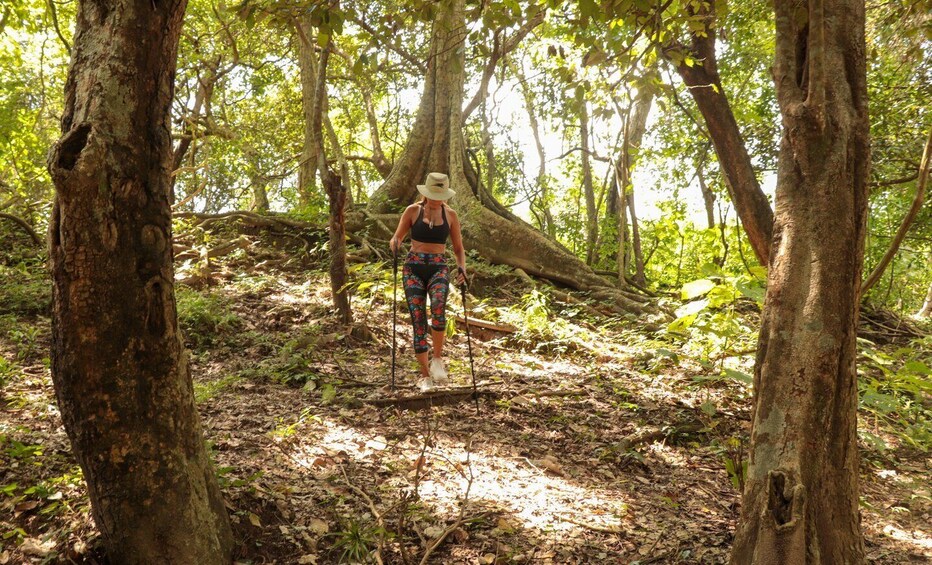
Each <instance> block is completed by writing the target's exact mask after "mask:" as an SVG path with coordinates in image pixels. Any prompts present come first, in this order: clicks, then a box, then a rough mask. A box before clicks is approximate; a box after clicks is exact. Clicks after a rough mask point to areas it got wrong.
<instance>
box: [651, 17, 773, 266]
mask: <svg viewBox="0 0 932 565" xmlns="http://www.w3.org/2000/svg"><path fill="white" fill-rule="evenodd" d="M715 4H716V3H715V2H706V3H702V4H701V6H702V8H701V9H700V10H699V11H698V12H695V13H694V12H692V11H691V15H693V16H697V17H702V18H703V21H704V24H705V26H704V30H703V32H702V34H699V33H693V34H692V36H691V38H692V43H691V45H690V46H689V47H686V46H684V45H680V44H678V43H675V44H670V45H668V46H667V47H666V48H665V49H664V52H665V53H666V54H667V56H668V57H670V55H671V53H673V52H676V53H678V54H679V55H680V56H679V57H676V58H673V57H670V58H671V61H673V62H674V63H675V66H676V70H677V72H678V73H679V75H680V77H681V78H682V79H683V82H684V83H685V84H686V86H687V87H689V92H690V94H691V95H692V97H693V99H694V100H695V101H696V106H698V107H699V111H700V112H701V113H702V117H703V119H704V121H705V124H706V127H707V128H708V130H709V136H710V137H711V139H712V144H713V145H714V147H715V153H716V155H717V156H718V161H719V165H720V166H721V168H722V172H723V173H724V177H725V186H726V188H727V189H728V194H729V196H730V197H731V201H732V202H733V203H734V205H735V210H736V211H737V212H738V217H740V218H741V223H742V224H744V229H745V231H746V232H747V234H748V240H749V241H750V242H751V247H753V248H754V253H755V255H757V259H758V260H759V261H760V263H761V264H762V265H767V264H768V260H769V257H770V240H771V236H772V233H773V219H774V217H773V210H772V209H771V208H770V203H769V202H768V201H767V195H765V194H764V192H763V191H762V190H761V188H760V183H759V182H758V181H757V176H756V174H755V173H754V167H753V166H752V165H751V158H750V156H749V155H748V151H747V148H746V146H745V144H744V139H743V138H742V137H741V130H740V129H739V128H738V122H737V121H736V120H735V116H734V113H732V111H731V106H730V105H729V103H728V98H727V97H726V96H725V91H724V89H723V88H722V81H721V79H720V77H719V74H718V63H717V60H716V56H715V36H716V33H717V30H716V28H715ZM687 53H688V54H690V55H691V56H692V57H693V58H695V63H694V64H693V65H692V66H689V65H687V64H686V62H685V58H684V57H683V56H682V55H684V54H687Z"/></svg>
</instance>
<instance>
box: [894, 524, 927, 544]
mask: <svg viewBox="0 0 932 565" xmlns="http://www.w3.org/2000/svg"><path fill="white" fill-rule="evenodd" d="M883 533H884V535H885V536H888V537H891V538H893V539H895V540H897V541H900V542H903V543H906V544H909V545H912V546H915V547H917V548H920V549H923V550H927V549H932V537H930V536H929V534H928V533H926V532H924V531H922V530H920V529H915V530H913V531H911V532H907V531H905V530H901V529H900V528H897V527H896V526H894V525H893V524H887V525H886V526H884V527H883Z"/></svg>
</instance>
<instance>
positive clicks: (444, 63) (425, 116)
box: [369, 0, 466, 213]
mask: <svg viewBox="0 0 932 565" xmlns="http://www.w3.org/2000/svg"><path fill="white" fill-rule="evenodd" d="M460 3H461V2H460V0H453V1H452V2H446V1H444V2H441V3H439V5H438V6H437V15H436V17H435V18H434V24H433V30H432V32H431V43H430V55H429V59H428V61H427V76H426V77H424V90H423V92H422V94H421V104H420V107H419V108H418V112H417V116H416V117H415V120H414V127H413V128H412V130H411V134H410V135H409V136H408V142H407V144H406V145H405V151H404V153H403V154H402V155H401V157H400V158H398V159H396V161H395V166H394V167H393V168H392V173H391V175H389V177H388V178H387V179H386V180H385V183H384V184H383V185H382V186H381V187H379V189H378V190H377V191H376V192H375V194H373V195H372V197H371V198H370V199H369V209H370V210H371V211H373V212H376V213H384V212H389V211H392V210H393V209H395V208H397V207H399V206H403V205H406V204H408V203H410V202H411V201H412V200H413V199H414V197H415V195H416V194H417V185H418V184H421V183H423V182H424V179H425V178H426V177H427V173H429V172H431V171H438V172H441V171H446V170H449V169H450V139H451V137H452V135H454V133H455V135H457V136H460V137H462V135H463V134H462V131H457V132H453V131H452V130H451V129H450V128H451V125H452V123H455V124H456V127H460V126H461V124H462V121H461V116H460V115H459V114H461V113H462V111H463V110H462V106H463V65H464V64H465V58H464V56H463V53H462V52H461V51H460V50H461V49H462V48H463V45H462V43H463V42H464V41H465V29H464V27H465V21H464V19H463V14H462V7H461V6H460V8H459V10H457V6H459V5H460ZM457 11H458V12H459V15H456V12H457ZM454 65H459V66H458V67H457V68H454ZM454 110H455V112H456V113H457V114H458V115H457V116H456V119H455V120H451V113H452V112H453V111H454ZM460 159H462V157H460ZM462 186H463V187H465V186H466V185H462ZM460 190H462V188H461V189H460Z"/></svg>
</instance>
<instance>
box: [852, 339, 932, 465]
mask: <svg viewBox="0 0 932 565" xmlns="http://www.w3.org/2000/svg"><path fill="white" fill-rule="evenodd" d="M858 342H859V344H860V362H859V364H858V368H859V379H858V393H859V395H860V402H859V408H860V410H862V411H864V412H866V413H867V414H869V415H870V418H868V419H867V421H866V422H865V420H864V419H862V421H861V427H860V428H859V430H858V431H859V433H860V435H861V437H862V438H864V439H865V440H866V441H867V442H868V444H869V445H871V446H872V447H874V448H875V449H877V450H879V451H883V450H885V449H886V448H887V447H888V446H887V444H886V442H885V441H884V440H883V439H882V438H881V437H880V436H879V435H877V434H875V433H872V432H871V431H870V425H869V424H868V423H867V422H871V421H872V422H873V424H874V429H875V431H876V428H877V427H878V426H879V427H880V428H882V429H883V431H884V432H886V433H888V434H891V435H893V436H895V437H896V438H898V439H899V441H901V442H902V443H903V444H905V445H908V446H910V447H912V448H914V449H919V450H921V451H929V449H930V448H932V406H930V405H929V403H928V399H929V398H930V395H932V368H930V365H932V357H930V355H929V353H928V352H929V345H930V339H929V338H924V339H922V340H917V341H916V342H914V343H913V344H912V345H911V346H910V347H900V348H897V349H895V350H893V351H884V350H882V349H881V348H879V347H877V346H876V345H875V344H873V343H871V342H870V341H868V340H865V339H860V338H859V339H858Z"/></svg>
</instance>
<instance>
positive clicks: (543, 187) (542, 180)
mask: <svg viewBox="0 0 932 565" xmlns="http://www.w3.org/2000/svg"><path fill="white" fill-rule="evenodd" d="M515 70H516V73H517V76H518V83H519V84H520V85H521V93H522V95H523V96H524V107H525V109H526V110H527V116H528V121H529V122H530V123H531V133H532V134H533V135H534V144H535V145H536V147H537V158H538V159H539V160H540V164H539V165H538V166H537V186H538V188H539V189H540V199H539V202H538V208H539V209H540V211H541V216H542V218H543V221H542V222H541V226H540V229H541V231H543V232H544V233H546V234H548V235H550V237H556V224H554V221H553V213H552V212H551V211H550V190H549V188H548V183H547V152H546V151H545V149H544V143H543V141H542V140H541V132H540V122H539V121H538V119H537V104H536V103H535V100H534V93H533V91H531V87H530V86H528V84H527V78H525V76H524V72H523V71H522V70H521V69H518V68H517V66H516V67H515Z"/></svg>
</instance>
